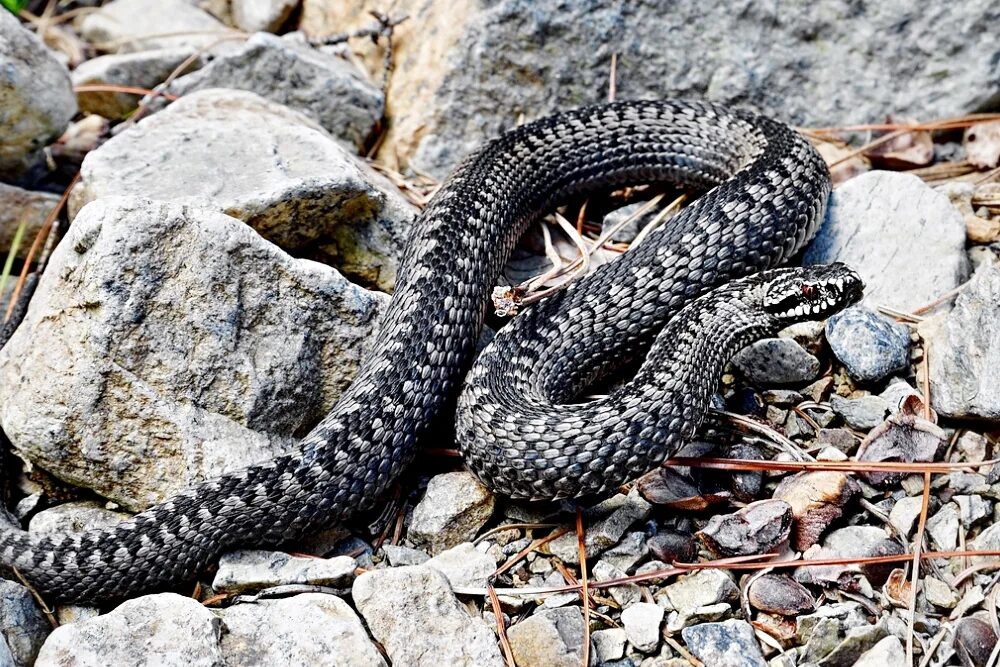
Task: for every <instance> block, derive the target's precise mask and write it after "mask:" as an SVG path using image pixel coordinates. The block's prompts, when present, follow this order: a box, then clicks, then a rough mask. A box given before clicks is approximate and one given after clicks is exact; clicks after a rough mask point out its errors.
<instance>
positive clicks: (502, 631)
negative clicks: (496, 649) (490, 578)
mask: <svg viewBox="0 0 1000 667" xmlns="http://www.w3.org/2000/svg"><path fill="white" fill-rule="evenodd" d="M486 591H487V593H489V598H490V606H491V607H493V616H494V617H495V618H496V621H497V635H498V636H499V637H500V648H501V649H502V650H503V659H504V661H505V662H506V663H507V667H517V665H516V664H515V663H514V651H512V650H511V648H510V640H508V639H507V628H506V627H505V626H504V622H503V609H502V608H501V607H500V598H498V597H497V592H496V589H495V588H493V584H486Z"/></svg>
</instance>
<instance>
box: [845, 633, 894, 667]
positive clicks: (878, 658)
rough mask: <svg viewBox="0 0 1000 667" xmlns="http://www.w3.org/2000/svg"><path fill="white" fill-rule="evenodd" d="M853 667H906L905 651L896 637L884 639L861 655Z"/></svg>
mask: <svg viewBox="0 0 1000 667" xmlns="http://www.w3.org/2000/svg"><path fill="white" fill-rule="evenodd" d="M854 667H906V650H905V649H904V648H903V643H902V642H901V641H899V638H898V637H892V636H890V637H886V638H884V639H882V640H880V641H879V643H877V644H875V646H873V647H871V648H870V649H868V650H867V651H865V652H864V653H862V654H861V657H860V658H858V660H857V662H855V663H854Z"/></svg>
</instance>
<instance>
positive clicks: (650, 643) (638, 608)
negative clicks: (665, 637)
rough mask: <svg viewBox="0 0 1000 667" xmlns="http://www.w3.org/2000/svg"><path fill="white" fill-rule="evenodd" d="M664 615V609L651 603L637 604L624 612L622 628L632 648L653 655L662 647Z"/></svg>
mask: <svg viewBox="0 0 1000 667" xmlns="http://www.w3.org/2000/svg"><path fill="white" fill-rule="evenodd" d="M663 613H664V612H663V607H660V606H659V605H655V604H652V603H650V602H636V603H635V604H633V605H632V606H631V607H628V608H626V609H623V610H622V616H621V618H622V626H623V627H624V628H625V635H626V636H627V637H628V640H629V641H630V642H631V643H632V646H634V647H636V648H637V649H639V650H640V651H642V652H644V653H652V652H653V651H655V650H656V649H657V647H658V646H659V645H660V624H662V623H663Z"/></svg>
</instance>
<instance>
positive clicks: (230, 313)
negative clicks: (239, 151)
mask: <svg viewBox="0 0 1000 667" xmlns="http://www.w3.org/2000/svg"><path fill="white" fill-rule="evenodd" d="M220 248H224V249H225V252H220ZM248 276H249V277H252V280H250V279H247V277H248ZM387 301H388V297H386V296H385V295H383V294H378V293H374V292H369V291H367V290H364V289H361V288H359V287H357V286H355V285H353V284H351V283H349V282H348V281H347V280H346V279H344V278H343V277H342V276H341V275H340V274H339V273H337V272H336V271H335V270H333V269H331V268H329V267H325V266H323V265H320V264H316V263H314V262H309V261H305V260H296V259H292V258H291V257H289V256H288V255H286V254H285V253H283V252H281V251H280V250H279V249H278V248H276V247H275V246H273V245H271V244H270V243H267V242H266V241H264V240H263V239H261V238H260V237H259V236H258V235H257V234H256V233H254V232H253V230H251V229H250V228H249V227H247V226H246V225H244V224H243V223H241V222H239V221H238V220H234V219H232V218H229V217H227V216H224V215H221V214H219V213H213V212H210V211H204V210H198V209H194V208H190V207H184V206H180V205H176V204H165V203H153V202H149V201H145V200H138V199H124V198H119V199H106V200H102V201H99V202H94V203H93V204H91V205H90V206H88V207H87V208H86V209H85V210H84V211H83V212H81V214H80V215H79V216H77V218H76V220H75V221H74V223H73V225H72V227H70V230H69V232H68V234H67V235H66V237H65V238H64V239H63V241H62V242H61V243H60V244H59V246H58V247H57V248H56V250H55V252H54V253H53V255H52V258H51V260H50V264H49V267H48V270H47V271H46V272H45V275H44V276H43V277H42V280H41V283H40V284H39V287H38V290H37V291H36V293H35V296H34V298H33V299H32V302H31V308H30V309H29V311H28V315H27V317H26V319H25V321H24V323H23V324H22V325H21V326H20V327H19V328H18V330H17V331H16V332H15V334H14V336H13V337H12V338H11V340H10V342H9V343H8V344H7V345H6V346H5V347H4V348H3V350H2V351H0V378H2V379H0V405H2V410H0V424H2V427H3V429H4V431H5V432H6V434H7V435H8V437H10V439H11V441H12V442H13V443H14V445H15V447H16V448H17V449H18V450H19V451H21V452H22V453H24V455H25V456H26V457H27V458H28V459H30V460H32V461H34V462H35V463H37V464H38V465H40V466H42V467H43V468H45V469H46V470H47V471H48V472H50V473H53V474H55V475H56V476H58V477H60V478H62V479H65V480H67V481H70V482H73V483H76V484H80V485H82V486H85V487H87V488H91V489H94V490H95V491H97V492H98V493H99V494H100V495H102V496H104V497H106V498H111V499H114V500H115V501H116V502H118V503H120V504H121V505H123V506H124V507H125V508H127V509H139V508H144V507H146V506H148V505H149V504H151V503H153V502H156V501H158V500H161V499H163V498H164V497H166V496H169V495H172V494H173V493H175V492H177V491H178V490H180V489H181V488H184V487H186V486H189V485H190V484H191V483H192V482H193V481H195V480H198V479H203V478H205V477H209V476H216V475H219V474H221V473H222V472H224V471H226V470H233V469H237V468H241V467H243V466H245V465H248V464H250V463H253V462H256V461H261V460H265V459H270V458H273V457H274V456H275V455H276V454H277V453H279V452H281V451H284V450H285V449H286V448H287V447H288V446H290V445H291V444H293V443H294V442H295V440H296V435H297V434H301V433H304V432H305V431H307V430H308V429H309V428H310V427H312V426H313V425H314V424H315V423H316V422H318V421H319V419H320V418H322V416H323V415H325V414H326V412H327V411H328V410H329V409H330V407H331V406H332V405H333V403H334V402H335V400H336V398H337V397H338V396H339V395H340V393H341V392H342V391H343V389H344V388H345V387H346V386H347V385H348V384H349V383H350V382H351V380H352V379H353V377H354V373H355V371H356V368H357V364H358V362H359V359H360V357H361V355H362V354H363V350H364V345H365V340H366V339H367V338H368V336H369V335H370V334H371V332H372V331H373V329H374V327H375V324H376V322H377V318H378V316H379V315H380V313H381V312H382V309H383V308H384V306H385V304H386V303H387ZM81 340H85V341H87V344H86V345H81V344H80V343H79V341H81ZM54 350H58V364H55V365H54V364H53V361H52V360H53V351H54ZM95 448H96V449H95ZM95 451H99V452H100V455H99V456H98V455H96V454H94V452H95Z"/></svg>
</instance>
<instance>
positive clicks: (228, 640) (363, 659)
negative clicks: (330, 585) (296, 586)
mask: <svg viewBox="0 0 1000 667" xmlns="http://www.w3.org/2000/svg"><path fill="white" fill-rule="evenodd" d="M222 619H223V623H224V624H225V633H224V634H223V635H222V652H223V654H224V655H225V659H226V664H227V665H230V666H233V667H235V666H236V665H268V666H269V667H293V666H295V665H324V666H325V665H329V666H330V667H355V666H357V667H385V665H386V662H385V660H384V659H383V658H382V655H381V654H380V653H379V652H378V650H377V649H376V648H375V646H374V645H372V642H371V640H370V639H369V638H368V633H367V632H366V631H365V628H364V626H363V625H362V624H361V619H360V618H358V615H357V614H356V613H355V612H354V610H353V609H351V607H350V605H348V604H347V603H346V602H344V601H343V600H341V599H340V598H339V597H337V596H335V595H323V594H319V593H305V594H302V595H296V596H294V597H291V598H287V599H284V600H260V601H258V602H255V603H253V604H241V605H235V606H233V607H230V608H228V609H226V610H225V613H224V614H223V617H222Z"/></svg>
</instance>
